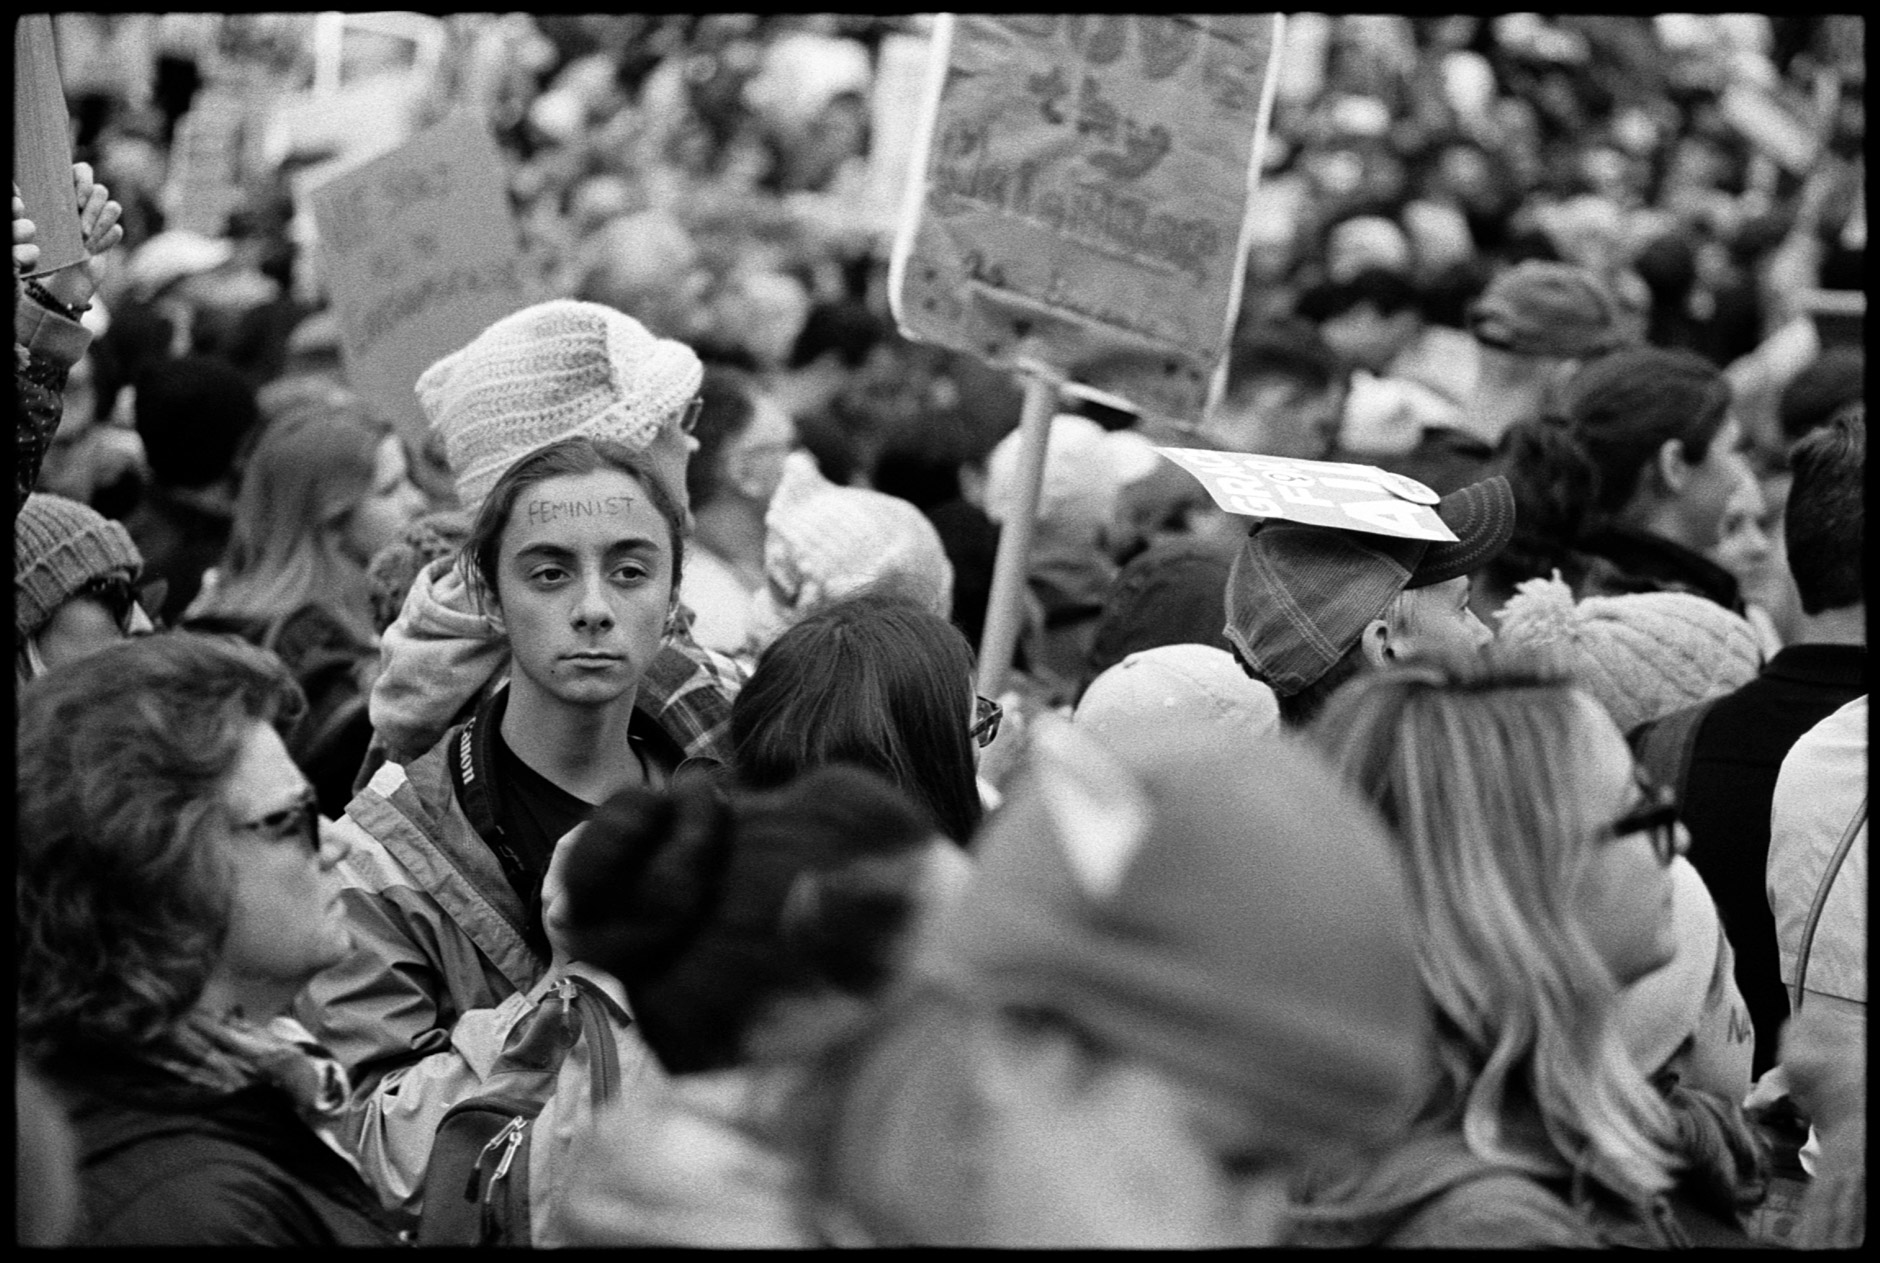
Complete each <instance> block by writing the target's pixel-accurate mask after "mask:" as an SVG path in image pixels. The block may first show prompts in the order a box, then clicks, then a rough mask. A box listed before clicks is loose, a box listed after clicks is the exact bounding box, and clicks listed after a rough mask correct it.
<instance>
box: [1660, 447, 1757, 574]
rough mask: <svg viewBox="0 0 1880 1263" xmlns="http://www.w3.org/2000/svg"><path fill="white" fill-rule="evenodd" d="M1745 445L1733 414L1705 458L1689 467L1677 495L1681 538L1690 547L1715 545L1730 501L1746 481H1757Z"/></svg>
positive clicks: (1699, 549)
mask: <svg viewBox="0 0 1880 1263" xmlns="http://www.w3.org/2000/svg"><path fill="white" fill-rule="evenodd" d="M1742 447H1743V427H1742V426H1741V425H1739V424H1738V423H1737V419H1736V418H1735V417H1734V416H1732V417H1730V418H1728V419H1727V420H1725V421H1724V423H1723V426H1722V427H1721V428H1720V429H1719V430H1718V431H1717V433H1716V436H1715V437H1714V438H1712V439H1711V440H1710V447H1709V449H1708V450H1707V451H1705V453H1704V459H1703V460H1701V461H1699V462H1698V463H1697V464H1695V465H1691V466H1689V467H1688V468H1687V476H1686V479H1685V483H1684V487H1683V488H1682V490H1680V491H1679V492H1678V497H1677V502H1678V515H1677V516H1678V522H1679V526H1680V529H1681V533H1682V534H1683V536H1684V538H1683V540H1682V541H1681V542H1682V543H1683V544H1684V545H1685V546H1686V547H1687V548H1692V549H1695V550H1697V551H1698V552H1705V551H1708V550H1709V549H1712V548H1715V547H1716V546H1717V544H1718V542H1719V541H1720V539H1721V538H1722V535H1723V525H1724V518H1725V516H1726V515H1727V514H1728V512H1729V508H1730V505H1731V503H1732V502H1733V501H1734V500H1735V499H1736V498H1737V497H1738V496H1739V495H1741V494H1743V489H1744V484H1746V483H1747V484H1749V485H1751V486H1754V485H1755V482H1756V476H1755V474H1754V473H1753V472H1751V470H1750V467H1749V461H1748V460H1747V459H1746V458H1745V457H1744V455H1743V451H1742Z"/></svg>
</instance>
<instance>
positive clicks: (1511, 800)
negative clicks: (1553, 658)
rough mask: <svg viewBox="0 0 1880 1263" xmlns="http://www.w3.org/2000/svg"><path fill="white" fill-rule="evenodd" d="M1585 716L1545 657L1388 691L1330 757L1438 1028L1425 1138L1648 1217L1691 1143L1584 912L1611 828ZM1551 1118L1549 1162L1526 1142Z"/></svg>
mask: <svg viewBox="0 0 1880 1263" xmlns="http://www.w3.org/2000/svg"><path fill="white" fill-rule="evenodd" d="M1586 700H1587V699H1586V698H1585V696H1584V695H1583V694H1581V693H1579V692H1578V691H1577V690H1575V689H1574V688H1573V687H1572V686H1571V684H1570V683H1568V682H1567V679H1566V677H1565V676H1563V675H1560V674H1558V673H1555V672H1553V671H1551V670H1549V669H1547V668H1544V667H1542V666H1541V665H1540V664H1539V663H1538V662H1537V661H1536V660H1535V659H1533V658H1531V657H1516V656H1511V655H1508V654H1505V653H1504V654H1499V655H1495V654H1491V655H1490V656H1489V657H1488V658H1487V659H1485V660H1482V661H1478V662H1475V663H1454V664H1447V665H1445V664H1436V665H1431V666H1418V667H1415V668H1411V669H1407V670H1399V671H1388V672H1379V673H1376V674H1375V675H1369V676H1365V677H1363V678H1361V679H1359V680H1357V681H1354V682H1353V683H1352V684H1351V685H1349V686H1348V687H1347V688H1345V689H1343V690H1341V691H1340V693H1339V694H1338V695H1337V696H1336V697H1334V698H1333V699H1332V701H1331V703H1330V704H1329V705H1328V706H1327V708H1326V710H1325V711H1324V713H1323V714H1322V715H1321V717H1320V719H1319V720H1318V722H1317V723H1316V724H1315V725H1314V726H1313V728H1312V730H1311V731H1312V737H1313V739H1314V740H1315V741H1316V742H1317V743H1318V745H1319V746H1320V747H1321V748H1322V749H1323V750H1324V751H1325V752H1326V753H1328V754H1329V755H1330V757H1331V759H1332V760H1333V762H1334V763H1335V764H1336V765H1337V766H1338V767H1340V768H1341V769H1342V770H1343V771H1344V772H1345V774H1346V775H1347V776H1348V777H1350V778H1351V780H1352V781H1353V783H1354V784H1356V785H1357V786H1358V787H1359V788H1360V789H1361V790H1362V791H1363V793H1364V794H1365V796H1366V797H1367V798H1369V799H1370V800H1371V801H1372V802H1373V803H1375V804H1376V805H1377V807H1378V808H1379V809H1380V810H1381V812H1382V813H1383V815H1384V818H1385V819H1386V821H1387V822H1388V823H1389V824H1390V825H1391V827H1392V831H1393V833H1394V836H1395V838H1396V840H1397V842H1398V843H1399V845H1400V846H1401V848H1402V850H1401V855H1402V858H1403V867H1404V873H1405V877H1406V880H1407V884H1408V887H1409V890H1410V894H1411V903H1412V908H1413V915H1414V916H1415V918H1416V921H1417V925H1416V929H1417V931H1418V932H1417V933H1416V934H1415V935H1414V936H1413V940H1414V942H1415V944H1416V953H1417V961H1418V967H1419V969H1420V972H1421V974H1422V977H1423V983H1424V986H1425V987H1426V988H1427V990H1428V992H1429V994H1430V997H1431V1000H1432V1001H1433V1002H1434V1004H1435V1006H1436V1008H1437V1011H1438V1015H1439V1016H1438V1021H1437V1036H1436V1041H1437V1048H1436V1058H1435V1060H1436V1063H1437V1067H1438V1070H1437V1072H1438V1075H1439V1081H1438V1083H1437V1085H1436V1087H1435V1088H1434V1090H1433V1092H1432V1094H1431V1096H1430V1099H1429V1100H1428V1102H1427V1103H1426V1106H1425V1109H1424V1112H1423V1116H1422V1122H1421V1125H1420V1126H1421V1128H1422V1129H1424V1130H1428V1131H1445V1130H1452V1131H1459V1132H1460V1134H1461V1137H1462V1140H1463V1142H1464V1143H1465V1144H1466V1146H1467V1148H1468V1149H1469V1150H1470V1151H1471V1153H1473V1154H1474V1155H1475V1156H1477V1157H1479V1158H1481V1159H1483V1160H1485V1161H1490V1162H1495V1163H1498V1164H1503V1165H1506V1166H1510V1167H1513V1168H1515V1169H1517V1170H1522V1171H1526V1172H1529V1173H1531V1174H1532V1175H1534V1176H1536V1177H1540V1178H1547V1179H1556V1178H1565V1179H1568V1180H1571V1181H1572V1182H1573V1186H1574V1187H1575V1188H1576V1189H1581V1188H1583V1187H1584V1185H1583V1184H1582V1181H1590V1182H1591V1183H1593V1184H1595V1185H1597V1186H1600V1187H1602V1188H1603V1189H1604V1190H1606V1191H1607V1192H1609V1193H1611V1194H1613V1195H1616V1196H1618V1197H1620V1198H1621V1199H1623V1200H1624V1201H1626V1202H1629V1203H1632V1204H1635V1205H1636V1204H1643V1203H1644V1202H1646V1201H1648V1200H1649V1199H1650V1198H1651V1196H1652V1195H1653V1194H1656V1193H1659V1192H1662V1191H1663V1190H1665V1189H1667V1188H1668V1187H1669V1186H1670V1185H1671V1183H1672V1177H1671V1174H1670V1172H1671V1170H1672V1169H1673V1168H1674V1167H1676V1166H1677V1165H1678V1159H1677V1158H1676V1157H1675V1156H1674V1145H1675V1140H1674V1135H1675V1133H1674V1128H1673V1124H1672V1121H1671V1118H1670V1115H1669V1113H1668V1112H1667V1110H1666V1109H1665V1106H1664V1104H1663V1102H1662V1101H1661V1100H1660V1098H1659V1097H1658V1096H1657V1095H1656V1094H1655V1093H1654V1092H1653V1091H1652V1090H1651V1088H1650V1085H1649V1084H1648V1083H1647V1082H1646V1079H1645V1077H1644V1075H1643V1074H1642V1073H1641V1072H1640V1071H1639V1070H1638V1068H1637V1067H1636V1066H1635V1065H1634V1064H1633V1062H1632V1060H1631V1058H1630V1057H1629V1056H1628V1055H1627V1054H1626V1050H1625V1047H1624V1045H1623V1043H1622V1042H1621V1041H1620V1038H1619V1036H1618V1034H1617V1033H1616V1031H1615V1030H1614V1029H1613V1027H1612V1025H1611V1023H1610V1018H1611V1015H1612V1013H1613V1010H1614V1006H1615V1004H1616V1001H1617V997H1618V993H1619V989H1620V984H1619V982H1618V980H1617V979H1616V978H1615V977H1614V976H1613V974H1612V972H1611V970H1610V969H1609V968H1608V966H1607V965H1606V963H1605V961H1604V960H1603V958H1602V957H1601V956H1600V953H1599V951H1598V949H1597V947H1596V944H1595V941H1594V930H1595V928H1596V927H1593V926H1590V925H1588V924H1587V922H1586V919H1585V918H1584V916H1583V915H1582V914H1581V913H1580V912H1579V911H1578V910H1577V909H1576V906H1575V897H1576V896H1575V892H1576V891H1577V890H1578V889H1579V887H1580V885H1581V882H1582V880H1583V875H1584V873H1585V871H1586V869H1587V867H1588V865H1589V863H1590V862H1591V859H1592V856H1593V853H1594V847H1595V846H1596V845H1597V838H1598V831H1599V828H1600V826H1601V824H1602V823H1603V822H1601V821H1599V820H1597V819H1596V818H1594V816H1593V815H1592V814H1590V813H1589V811H1588V809H1587V800H1588V797H1589V795H1588V793H1587V789H1586V785H1585V781H1584V777H1585V775H1586V773H1585V766H1586V760H1585V759H1584V757H1583V756H1582V754H1581V752H1582V751H1583V750H1584V749H1585V748H1586V741H1585V737H1586V735H1587V733H1586V724H1587V723H1588V722H1589V721H1588V719H1587V718H1586V717H1587V716H1588V715H1589V714H1592V713H1596V708H1594V709H1593V710H1589V709H1588V707H1587V705H1586ZM1530 1112H1531V1113H1532V1114H1533V1115H1537V1116H1538V1122H1539V1126H1540V1129H1541V1135H1542V1136H1543V1137H1544V1140H1543V1143H1542V1144H1540V1145H1536V1144H1535V1143H1534V1142H1533V1138H1532V1135H1531V1133H1530V1134H1529V1136H1528V1137H1526V1143H1523V1139H1524V1138H1523V1137H1522V1136H1521V1135H1519V1134H1517V1132H1518V1129H1519V1128H1521V1127H1531V1126H1532V1120H1531V1119H1527V1120H1523V1121H1522V1122H1519V1123H1517V1122H1516V1120H1517V1119H1522V1116H1523V1115H1526V1114H1529V1113H1530Z"/></svg>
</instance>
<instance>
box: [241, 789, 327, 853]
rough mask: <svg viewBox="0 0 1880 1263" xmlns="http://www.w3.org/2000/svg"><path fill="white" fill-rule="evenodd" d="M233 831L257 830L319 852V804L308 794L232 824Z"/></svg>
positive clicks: (268, 835) (271, 839) (276, 838)
mask: <svg viewBox="0 0 1880 1263" xmlns="http://www.w3.org/2000/svg"><path fill="white" fill-rule="evenodd" d="M235 832H237V833H259V834H260V835H261V836H262V837H264V838H266V839H267V840H268V841H270V842H290V841H294V842H299V843H301V844H302V845H304V846H305V847H306V848H307V849H308V850H309V851H311V852H312V853H313V854H315V855H318V854H319V853H320V805H319V804H318V803H316V802H315V801H314V800H313V799H311V798H309V799H306V800H305V801H303V802H298V803H295V804H294V805H293V806H292V807H283V808H281V809H280V810H279V811H271V812H269V813H268V814H267V815H265V816H263V817H261V818H260V819H259V820H250V821H248V822H247V823H245V824H238V825H236V826H235Z"/></svg>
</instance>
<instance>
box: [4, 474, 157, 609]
mask: <svg viewBox="0 0 1880 1263" xmlns="http://www.w3.org/2000/svg"><path fill="white" fill-rule="evenodd" d="M143 568H144V559H143V557H142V556H141V555H140V554H139V553H138V551H137V545H135V544H133V543H132V542H131V537H130V534H129V532H127V531H126V530H125V529H124V528H123V527H122V526H119V525H118V524H117V523H116V522H113V521H111V520H110V519H109V518H106V517H105V516H103V515H102V514H100V513H99V512H97V511H96V510H95V509H93V508H91V507H90V506H88V505H83V504H80V503H79V502H78V501H76V500H68V499H66V498H65V497H64V496H54V495H47V494H45V493H43V492H34V493H33V494H32V495H30V496H28V497H26V507H25V508H23V509H21V510H20V514H19V516H18V517H17V518H15V519H13V630H14V632H15V633H16V634H17V635H18V637H19V639H20V640H22V641H24V640H25V639H26V638H27V637H29V636H31V635H33V634H34V633H35V632H37V631H38V630H39V629H40V628H42V627H44V626H45V625H46V623H47V621H48V620H49V619H51V617H52V615H53V613H54V612H55V611H57V610H58V608H59V607H60V606H61V605H63V604H65V603H66V602H67V601H68V600H70V599H71V598H72V596H73V595H74V594H75V593H77V592H78V590H79V589H80V588H82V587H84V586H85V585H86V584H87V583H90V582H91V581H92V580H93V579H102V578H105V577H107V576H110V575H118V576H121V577H122V578H124V579H125V580H126V581H127V582H135V581H136V579H137V576H138V574H139V573H140V572H141V571H142V570H143Z"/></svg>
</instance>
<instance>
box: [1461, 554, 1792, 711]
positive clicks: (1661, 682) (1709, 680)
mask: <svg viewBox="0 0 1880 1263" xmlns="http://www.w3.org/2000/svg"><path fill="white" fill-rule="evenodd" d="M1497 617H1498V618H1500V620H1501V640H1502V641H1503V642H1504V643H1510V644H1523V645H1529V646H1533V647H1535V648H1539V649H1541V650H1543V651H1545V652H1547V653H1550V654H1554V655H1557V656H1558V657H1559V658H1560V659H1561V662H1562V665H1564V666H1565V667H1566V668H1567V670H1569V671H1571V672H1572V673H1573V677H1574V680H1575V682H1576V683H1578V684H1579V685H1580V686H1581V687H1583V688H1585V689H1586V691H1587V692H1589V693H1591V694H1592V695H1593V696H1594V697H1595V698H1597V699H1598V700H1599V702H1600V704H1601V705H1603V706H1605V708H1606V710H1607V711H1608V712H1610V713H1611V715H1612V718H1613V720H1614V722H1616V723H1617V724H1618V725H1619V730H1620V731H1621V732H1626V733H1630V732H1631V731H1632V730H1633V729H1634V728H1637V727H1638V726H1639V725H1640V724H1643V723H1649V722H1651V721H1652V720H1654V719H1659V718H1661V717H1663V716H1665V715H1669V714H1670V713H1671V712H1672V711H1674V710H1681V709H1682V708H1684V707H1686V706H1692V705H1695V704H1696V703H1698V702H1702V701H1707V700H1708V699H1710V698H1713V697H1721V696H1722V695H1723V694H1725V693H1729V692H1732V691H1734V690H1736V689H1738V688H1741V687H1742V686H1743V685H1745V684H1747V683H1749V681H1750V680H1752V679H1754V678H1755V677H1756V672H1757V669H1758V668H1759V667H1760V666H1761V665H1762V655H1761V653H1760V652H1759V651H1758V649H1757V647H1756V632H1755V629H1754V628H1752V627H1751V626H1750V625H1749V623H1748V621H1746V620H1745V619H1742V618H1739V617H1738V616H1737V615H1735V614H1732V613H1731V612H1730V611H1729V610H1726V609H1724V608H1723V607H1722V606H1721V605H1718V604H1717V603H1716V602H1715V601H1711V600H1708V599H1706V598H1704V597H1701V596H1695V595H1693V594H1691V593H1689V592H1638V593H1630V594H1627V595H1625V596H1589V597H1587V598H1586V599H1585V600H1583V601H1580V602H1579V603H1578V604H1575V603H1574V600H1573V591H1572V589H1571V588H1569V587H1568V586H1567V585H1566V584H1565V583H1563V582H1561V580H1560V572H1559V571H1555V572H1554V577H1553V578H1551V579H1529V580H1528V581H1527V582H1525V583H1523V584H1521V585H1520V586H1518V587H1517V588H1516V589H1515V595H1514V596H1513V597H1512V598H1510V599H1509V601H1508V603H1507V604H1506V605H1504V606H1503V607H1502V608H1501V611H1500V612H1499V614H1498V615H1497Z"/></svg>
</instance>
